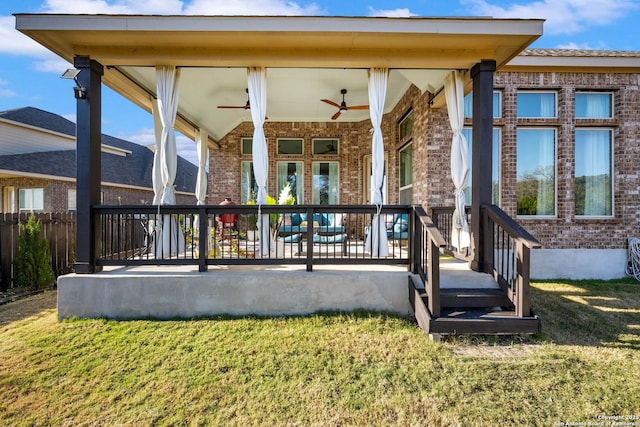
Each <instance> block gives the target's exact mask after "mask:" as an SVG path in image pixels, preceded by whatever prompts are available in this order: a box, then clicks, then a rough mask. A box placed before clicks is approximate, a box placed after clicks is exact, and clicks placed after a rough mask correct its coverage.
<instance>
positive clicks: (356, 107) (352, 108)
mask: <svg viewBox="0 0 640 427" xmlns="http://www.w3.org/2000/svg"><path fill="white" fill-rule="evenodd" d="M368 109H369V106H368V105H354V106H353V107H347V110H368Z"/></svg>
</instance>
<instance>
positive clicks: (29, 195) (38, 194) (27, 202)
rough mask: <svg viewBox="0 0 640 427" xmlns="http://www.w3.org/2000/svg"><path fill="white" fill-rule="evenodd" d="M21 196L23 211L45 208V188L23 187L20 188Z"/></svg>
mask: <svg viewBox="0 0 640 427" xmlns="http://www.w3.org/2000/svg"><path fill="white" fill-rule="evenodd" d="M19 198H20V210H21V211H29V212H33V211H42V210H44V189H42V188H23V189H21V190H20V196H19Z"/></svg>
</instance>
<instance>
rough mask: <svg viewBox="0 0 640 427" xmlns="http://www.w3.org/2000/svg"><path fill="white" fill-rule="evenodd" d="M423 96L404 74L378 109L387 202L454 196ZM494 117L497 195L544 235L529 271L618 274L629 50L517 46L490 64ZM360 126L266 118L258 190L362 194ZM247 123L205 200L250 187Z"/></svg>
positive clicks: (215, 160) (432, 113)
mask: <svg viewBox="0 0 640 427" xmlns="http://www.w3.org/2000/svg"><path fill="white" fill-rule="evenodd" d="M432 96H433V94H432V93H430V92H428V91H427V92H421V91H420V90H419V89H418V88H417V87H416V86H415V85H412V86H411V87H409V89H408V90H407V91H406V92H405V93H404V94H403V95H402V97H401V99H400V101H399V102H398V103H397V104H396V105H395V107H394V108H393V109H392V110H391V111H390V112H388V113H387V114H385V116H384V119H383V122H382V129H383V133H384V139H385V150H386V152H385V157H386V159H385V160H386V170H387V173H386V178H387V186H386V192H387V194H386V198H387V202H386V203H389V204H396V203H413V204H422V205H424V206H425V207H432V206H453V204H454V197H453V190H454V188H453V184H452V181H451V177H450V169H449V166H448V165H449V154H450V146H451V136H452V133H451V129H450V125H449V121H448V115H447V111H446V107H440V108H434V107H433V106H432V105H431V102H430V101H431V99H432ZM469 98H470V96H469V95H467V98H466V101H470V99H469ZM470 104H471V103H470V102H469V103H468V106H469V107H470ZM470 111H471V109H470V108H468V109H467V111H466V113H465V117H467V119H465V123H466V125H467V126H468V127H467V129H466V130H465V134H466V136H467V138H468V139H470V137H471V132H470V126H471V118H470V116H471V113H470ZM493 116H494V132H493V134H494V141H493V144H494V153H493V187H494V188H493V198H494V203H495V204H497V205H499V206H500V207H501V208H502V209H503V210H504V211H505V212H506V213H507V214H509V215H511V216H512V217H513V218H515V219H516V220H517V221H518V222H519V223H520V224H521V225H522V226H523V227H525V228H526V229H527V230H528V231H530V232H531V233H532V234H533V236H535V237H536V238H537V239H538V240H539V241H540V242H541V243H542V245H543V249H541V250H536V251H534V252H533V254H532V256H533V257H534V258H533V261H532V276H533V277H538V278H553V277H574V278H584V277H602V278H612V277H621V276H623V275H624V266H625V262H626V248H627V239H628V238H629V237H634V236H636V237H637V236H638V235H639V234H640V215H639V211H640V199H639V198H638V191H639V190H638V189H639V188H640V177H639V176H640V175H639V173H638V169H639V167H640V53H638V52H620V51H584V50H557V49H529V50H525V51H524V52H522V53H521V54H520V55H518V56H517V57H516V58H514V59H513V60H511V62H510V63H508V64H507V65H506V66H505V67H503V68H502V69H501V70H500V71H498V72H496V73H495V76H494V114H493ZM370 127H371V123H370V121H369V120H368V119H365V120H362V121H360V122H335V121H327V122H308V123H305V122H269V121H268V120H267V121H266V122H265V126H264V129H265V135H266V137H267V142H268V149H269V161H270V164H269V168H270V170H269V182H268V189H269V193H270V194H272V195H274V196H275V195H277V192H278V189H279V188H281V187H282V184H283V183H284V182H286V181H287V180H290V177H291V176H292V175H293V176H295V177H296V182H297V183H298V188H297V189H296V192H297V198H298V203H325V202H327V201H329V202H330V203H340V204H360V203H368V200H367V197H368V194H369V186H368V180H367V176H368V171H370V169H368V168H370V161H371V160H370V154H371V148H370V144H371V137H370V134H369V128H370ZM252 133H253V125H252V123H251V122H243V123H241V124H239V125H238V126H236V127H235V128H234V129H233V130H231V131H230V132H229V133H227V134H226V135H225V136H224V137H222V138H221V139H220V140H219V144H220V149H219V150H218V151H213V152H212V153H211V158H210V170H211V171H212V172H211V174H210V176H209V186H208V188H209V200H214V201H215V200H222V199H223V198H224V197H232V198H233V199H235V200H241V201H243V202H244V201H246V200H247V198H248V197H250V190H251V187H252V183H251V173H250V170H251V153H250V144H249V142H250V140H251V137H252ZM327 143H328V144H330V145H331V147H332V149H331V150H330V152H329V153H324V152H322V151H321V148H322V147H323V146H324V145H326V144H327ZM323 179H324V180H329V181H330V182H331V181H335V186H332V188H335V190H330V192H331V191H333V192H332V193H331V194H328V195H326V194H322V192H323V191H326V187H322V186H321V185H319V184H318V183H319V182H321V181H322V180H323ZM470 182H471V181H470V180H469V183H470ZM214 183H215V184H216V185H213V184H214ZM300 184H301V185H300ZM467 194H468V195H469V196H468V197H470V194H471V193H470V191H468V192H467ZM327 196H328V197H327ZM467 200H469V199H467Z"/></svg>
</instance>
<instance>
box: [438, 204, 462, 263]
mask: <svg viewBox="0 0 640 427" xmlns="http://www.w3.org/2000/svg"><path fill="white" fill-rule="evenodd" d="M454 210H455V208H454V207H453V206H446V207H431V208H429V212H428V213H429V215H430V217H431V220H432V221H433V224H434V225H435V226H436V228H437V229H438V230H439V231H440V234H441V235H442V238H443V239H444V240H445V242H446V246H445V247H444V249H443V251H444V252H445V253H447V254H449V255H454V256H460V254H459V253H457V252H456V248H455V247H454V246H453V244H452V242H451V229H452V227H453V212H454ZM465 213H466V215H467V222H468V223H469V227H471V206H466V208H465Z"/></svg>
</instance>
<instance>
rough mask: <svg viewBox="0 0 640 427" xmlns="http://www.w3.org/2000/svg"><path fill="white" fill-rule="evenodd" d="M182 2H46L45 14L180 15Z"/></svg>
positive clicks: (121, 0) (47, 0)
mask: <svg viewBox="0 0 640 427" xmlns="http://www.w3.org/2000/svg"><path fill="white" fill-rule="evenodd" d="M182 6H183V1H182V0H145V1H140V0H115V1H106V0H46V1H45V2H44V5H43V6H42V11H43V12H45V13H90V14H96V13H105V14H146V13H149V14H161V15H167V14H180V13H181V12H182Z"/></svg>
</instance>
